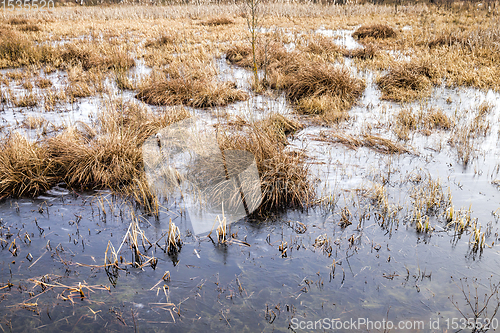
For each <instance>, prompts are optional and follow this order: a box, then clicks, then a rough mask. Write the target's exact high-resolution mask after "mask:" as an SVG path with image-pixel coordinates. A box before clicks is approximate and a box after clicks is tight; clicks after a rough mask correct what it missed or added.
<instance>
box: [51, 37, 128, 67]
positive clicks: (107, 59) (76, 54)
mask: <svg viewBox="0 0 500 333" xmlns="http://www.w3.org/2000/svg"><path fill="white" fill-rule="evenodd" d="M60 58H61V59H62V60H63V62H64V65H65V66H68V65H69V66H76V65H79V66H81V67H82V68H83V69H84V70H90V69H98V70H109V69H113V70H122V71H123V70H127V69H129V68H130V67H132V66H134V64H135V62H134V59H132V57H130V56H129V55H128V54H127V51H126V50H124V49H123V48H122V47H117V46H110V45H106V46H105V45H99V44H95V43H71V44H67V45H66V46H65V47H64V48H63V50H62V51H60Z"/></svg>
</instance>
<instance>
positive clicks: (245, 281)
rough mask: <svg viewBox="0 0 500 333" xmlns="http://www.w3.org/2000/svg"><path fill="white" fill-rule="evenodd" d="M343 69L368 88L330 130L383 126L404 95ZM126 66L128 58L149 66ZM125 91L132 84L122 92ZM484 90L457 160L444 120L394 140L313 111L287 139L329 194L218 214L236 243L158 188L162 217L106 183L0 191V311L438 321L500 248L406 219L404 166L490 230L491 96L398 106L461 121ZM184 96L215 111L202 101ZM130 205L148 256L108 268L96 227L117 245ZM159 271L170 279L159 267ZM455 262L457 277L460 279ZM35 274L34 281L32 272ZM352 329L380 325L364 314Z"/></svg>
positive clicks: (258, 108) (242, 75)
mask: <svg viewBox="0 0 500 333" xmlns="http://www.w3.org/2000/svg"><path fill="white" fill-rule="evenodd" d="M332 36H333V35H332ZM335 36H337V35H335ZM340 36H343V35H340ZM347 65H349V64H347ZM219 66H220V73H221V79H222V80H227V79H232V80H233V81H235V82H236V84H237V86H238V87H240V88H243V89H248V80H249V79H250V78H251V73H249V72H246V71H244V70H241V69H238V68H234V67H232V66H228V65H227V64H226V63H225V62H220V63H219ZM352 70H353V72H354V73H355V74H356V75H359V76H360V77H362V78H364V79H365V81H366V82H367V89H366V90H365V93H364V95H363V97H362V98H361V100H360V102H359V103H358V105H357V106H355V107H354V108H353V109H352V110H351V111H350V115H351V119H350V120H349V121H348V122H346V123H345V124H342V125H340V128H339V130H342V131H345V132H346V133H349V134H351V135H360V134H361V133H371V134H376V135H380V136H382V137H385V138H389V139H394V138H395V136H394V134H393V133H392V131H391V130H390V128H391V127H390V126H391V122H393V118H392V116H393V115H394V114H396V113H397V112H399V110H400V109H401V108H402V106H401V105H399V104H397V103H392V102H387V101H383V100H381V99H380V96H381V95H380V92H379V91H378V90H377V89H376V87H375V86H374V84H373V77H374V74H373V73H369V72H358V71H356V70H355V69H352ZM136 71H138V72H139V74H141V73H143V72H144V71H147V68H139V69H136ZM131 75H133V73H131ZM127 94H128V95H127ZM123 96H125V98H132V96H131V93H130V94H129V93H125V94H124V95H123ZM484 101H487V102H488V103H490V104H492V105H493V107H492V110H491V111H490V113H489V114H488V115H487V117H488V120H489V121H490V123H491V128H490V130H489V134H488V135H487V136H486V137H485V138H483V139H480V140H478V142H477V144H476V145H475V149H476V151H475V154H474V156H475V157H474V158H473V159H472V160H471V162H469V164H468V165H466V166H464V165H463V163H461V162H459V161H458V159H457V151H456V148H453V147H451V146H450V145H449V144H448V140H449V138H450V136H451V133H450V132H449V131H444V130H437V131H435V132H434V133H432V134H431V135H428V136H427V135H425V134H422V133H420V132H415V133H412V135H411V136H410V139H409V140H408V142H406V143H405V146H407V147H411V151H412V153H406V154H401V155H385V154H381V153H378V152H376V151H374V150H373V149H370V148H363V147H361V148H358V149H350V148H348V147H345V146H343V145H341V144H332V143H327V142H324V141H320V140H318V136H319V134H320V133H321V131H324V130H328V129H327V128H322V127H314V126H310V127H308V128H306V129H304V130H302V131H301V132H299V133H296V134H295V135H294V137H293V138H291V140H290V141H291V145H290V148H289V149H292V148H293V147H296V148H300V149H305V151H306V152H307V154H308V156H310V157H311V161H312V162H313V164H312V173H313V176H314V177H316V178H317V185H318V187H317V188H318V195H319V197H322V198H325V197H329V198H330V199H329V200H327V199H324V200H323V201H322V204H321V205H318V206H317V207H314V208H311V209H309V210H308V211H287V212H282V213H280V214H275V215H272V216H269V217H268V218H266V219H253V218H246V219H244V220H242V221H239V222H237V223H234V224H231V234H233V235H234V237H236V238H237V239H238V240H240V241H244V242H245V243H247V244H248V245H249V246H248V245H246V244H244V243H241V242H240V243H238V242H233V243H231V244H228V245H219V244H217V243H214V242H213V241H211V240H210V238H208V237H206V235H199V236H195V235H193V234H192V233H191V232H190V231H191V230H192V227H191V225H190V222H189V216H186V215H185V214H181V212H180V210H179V209H178V206H177V203H176V202H175V201H173V200H170V201H169V202H165V203H164V204H163V206H164V208H163V209H162V213H161V214H160V217H159V219H155V218H153V217H151V216H147V215H144V214H142V212H141V211H140V210H137V209H136V208H135V207H133V206H131V205H130V204H129V203H128V202H127V200H126V199H125V198H119V197H114V196H113V195H111V194H110V193H107V192H95V193H76V192H73V191H69V190H67V189H65V188H63V187H60V186H57V187H55V188H54V189H52V190H51V191H49V192H48V193H45V194H44V195H42V196H40V197H38V198H36V199H8V200H4V201H3V202H1V203H0V212H1V213H0V217H1V222H0V228H1V229H0V242H1V246H2V250H1V252H0V253H1V256H0V260H1V263H2V264H1V271H0V288H2V289H0V302H1V310H0V315H1V318H0V325H1V327H2V328H3V330H5V331H8V330H9V328H11V329H12V331H15V332H23V331H26V332H28V331H29V332H31V331H33V330H35V329H36V330H39V331H47V332H54V331H77V332H78V331H82V332H86V331H97V330H104V331H110V332H114V331H130V332H134V331H158V332H163V331H172V332H179V331H183V332H184V331H186V332H189V331H196V332H200V331H202V332H204V331H209V330H210V331H212V330H215V331H235V330H239V331H245V332H255V331H265V332H271V331H278V332H280V331H289V328H292V329H294V330H295V331H311V329H304V330H301V329H300V328H297V325H299V321H318V320H322V321H323V319H324V318H327V319H328V320H330V322H331V320H332V319H334V320H341V321H350V320H351V319H352V320H353V321H357V320H358V318H367V319H369V320H371V321H382V320H386V321H387V320H390V321H392V322H394V323H395V324H397V323H398V321H400V320H409V321H419V322H420V321H423V322H424V324H425V327H424V328H421V329H419V330H410V329H408V330H406V331H422V332H429V331H443V332H444V331H446V330H447V328H448V327H447V322H446V320H447V319H448V320H449V323H451V320H452V319H453V318H461V314H460V312H459V311H458V310H457V309H456V307H455V306H454V304H453V303H452V300H453V302H458V305H457V306H458V307H459V309H460V311H462V312H463V313H464V314H465V315H467V316H470V315H471V314H472V313H471V311H470V308H468V307H467V303H466V299H465V298H464V295H463V294H462V291H461V288H463V289H467V288H468V287H471V288H472V287H473V284H472V279H473V278H477V279H478V284H479V292H478V294H479V295H482V294H485V293H489V292H490V288H489V280H488V278H491V281H492V282H493V283H498V281H499V279H500V277H499V273H500V256H499V254H500V252H499V251H498V248H497V246H496V245H492V246H486V247H485V249H484V250H483V251H477V252H474V251H471V247H470V244H469V242H470V234H469V233H467V232H466V233H464V234H462V235H461V236H460V237H458V236H457V235H455V233H454V231H453V229H452V228H451V229H450V228H446V222H445V221H444V220H443V218H442V216H440V215H439V214H437V216H434V215H433V216H431V218H430V224H431V226H432V228H433V229H434V231H432V232H430V233H418V232H416V231H415V225H414V223H412V222H411V221H410V220H409V218H408V215H409V214H410V212H411V211H412V202H413V201H412V200H413V199H412V197H411V196H410V193H411V192H412V190H413V188H414V187H415V186H418V184H417V185H416V184H415V183H414V182H412V181H410V179H414V178H413V177H414V176H415V175H418V176H419V177H420V178H421V179H423V180H424V182H425V181H426V180H428V179H429V178H432V179H435V180H437V179H440V181H441V185H442V186H443V190H444V191H447V190H448V188H449V189H450V190H451V193H452V197H453V198H452V201H453V204H454V206H455V208H456V209H459V208H461V207H464V208H465V209H469V207H470V210H471V211H472V213H471V215H472V217H473V218H477V222H478V224H479V225H481V226H482V231H488V233H487V235H486V242H487V243H488V245H491V244H492V243H495V244H496V243H497V241H498V240H497V237H498V224H497V222H498V220H497V217H496V216H497V215H496V213H498V212H499V211H497V209H498V208H499V204H500V202H499V194H498V188H497V186H496V185H494V184H492V181H494V180H495V179H497V178H500V177H499V176H498V162H497V161H498V155H499V153H500V152H499V147H498V116H499V114H500V96H499V95H498V94H495V93H493V92H480V91H477V90H472V89H449V88H446V87H444V86H443V87H438V88H435V89H434V92H433V94H432V96H431V97H430V98H429V99H428V100H425V101H419V102H415V103H412V104H408V105H405V106H403V107H405V108H410V109H412V110H414V112H418V110H419V109H420V108H429V107H436V108H440V109H442V110H443V112H445V113H446V114H447V115H449V116H453V115H456V114H458V115H461V114H464V117H460V118H459V121H467V119H466V118H467V117H466V115H467V114H468V113H464V111H466V110H470V109H474V108H476V107H477V106H478V105H481V103H483V102H484ZM94 102H96V100H95V99H93V100H89V101H88V103H94ZM79 103H80V104H79V105H80V106H81V105H82V104H84V103H86V100H81V101H80V102H79ZM96 103H97V102H96ZM89 109H91V108H89ZM270 110H272V111H274V112H281V113H290V112H291V109H290V106H289V105H288V104H287V102H286V100H285V99H283V98H278V99H276V98H271V97H266V96H252V97H251V99H250V100H249V101H246V102H242V103H238V104H235V105H231V106H230V107H228V108H224V109H220V110H215V111H214V112H212V113H216V112H218V111H225V112H229V113H231V114H235V115H245V116H246V117H247V118H246V119H249V120H254V119H259V118H260V117H262V116H263V115H265V114H266V113H269V111H270ZM18 111H19V110H12V109H9V108H6V110H5V111H4V112H2V114H1V116H2V117H4V118H6V119H7V120H8V121H10V120H12V119H14V118H15V117H19V114H18V113H17V112H18ZM192 111H193V112H196V114H197V115H199V116H203V115H204V116H205V118H204V119H206V120H207V121H208V119H212V121H213V118H211V117H212V113H210V112H207V111H206V110H192ZM33 112H36V111H35V110H25V111H24V113H25V114H32V113H33ZM77 112H78V111H77ZM79 112H80V113H76V115H77V116H81V117H82V119H84V118H85V117H87V118H88V114H91V110H89V111H88V113H87V111H82V110H80V111H79ZM62 114H64V115H67V114H68V112H63V113H62ZM44 115H46V114H44ZM77 116H75V115H71V116H70V117H74V118H75V119H76V118H78V117H77ZM75 119H73V120H75ZM374 183H378V184H382V185H384V186H385V188H386V190H387V195H388V202H389V205H390V207H391V208H392V209H394V211H395V212H396V213H395V218H393V219H391V220H389V219H388V220H387V221H386V220H383V219H381V218H380V216H381V215H380V214H379V213H380V206H379V205H377V203H374V202H373V201H372V200H371V199H370V198H369V197H367V195H366V194H365V193H366V190H367V189H370V187H371V186H373V184H374ZM346 209H347V210H348V211H349V214H350V215H351V218H350V220H351V222H352V224H351V225H349V226H345V227H343V226H341V225H339V224H340V223H341V222H342V214H343V213H342V212H344V214H345V212H346ZM132 213H133V215H134V216H136V217H137V218H138V220H139V221H140V222H139V227H140V228H141V230H142V231H143V232H144V234H145V236H146V237H147V238H148V239H149V240H150V242H151V243H152V244H153V246H152V247H149V246H146V247H145V248H142V247H141V251H143V252H145V253H147V255H148V256H154V257H156V258H157V259H158V263H157V265H156V267H155V269H153V268H152V267H150V266H146V267H144V268H142V269H141V268H134V267H131V266H125V265H121V266H120V267H122V268H123V270H119V271H118V276H112V275H108V274H107V273H106V270H105V269H104V268H103V267H102V265H103V264H104V262H105V261H104V260H105V259H104V258H105V251H106V248H107V245H108V242H111V244H112V245H113V246H114V248H115V249H118V248H119V247H120V245H121V244H122V242H123V238H124V236H125V234H126V232H127V230H128V229H129V226H130V223H131V221H132V217H131V216H132ZM493 213H494V214H493ZM170 219H172V221H173V222H174V223H175V224H176V225H178V226H179V227H180V230H181V233H182V239H183V246H182V249H181V251H180V252H179V253H178V254H177V255H168V254H167V253H165V252H164V251H163V250H162V248H164V245H165V244H164V238H163V239H162V236H163V235H164V233H165V232H166V231H167V230H168V222H169V220H170ZM299 222H300V223H299ZM322 237H323V238H322ZM321 239H327V240H328V243H322V242H321ZM156 240H159V241H158V242H156ZM156 243H158V244H156ZM119 256H122V257H123V260H124V262H127V261H132V260H133V257H132V251H131V249H130V248H129V247H128V244H127V243H125V244H124V245H123V246H122V247H121V251H120V253H119ZM166 271H169V272H170V277H171V278H170V280H169V281H164V280H162V277H163V276H164V274H165V272H166ZM464 278H468V280H467V281H466V282H463V285H461V283H460V279H464ZM41 279H43V282H44V284H40V283H38V284H37V283H36V281H38V280H41ZM9 283H10V284H9ZM78 286H83V289H82V290H83V293H84V297H83V298H82V297H81V295H80V294H79V293H78V292H76V293H75V292H72V291H71V290H70V288H77V287H78ZM163 286H166V287H165V288H163ZM87 287H88V288H87ZM471 301H474V300H473V299H471ZM482 301H483V300H482V299H481V300H480V304H482V303H481V302H482ZM495 302H496V301H495V298H493V300H492V301H491V303H490V304H489V306H488V307H487V308H488V315H489V316H491V315H492V311H493V308H494V306H495V305H496V303H495ZM485 315H486V314H485V313H483V314H482V316H483V317H484V316H485ZM430 320H432V321H436V320H439V322H440V328H439V329H434V328H433V329H431V328H430V327H429V325H430V324H429V321H430ZM303 327H306V326H305V324H304V326H303ZM317 328H319V327H317ZM323 328H325V327H323ZM354 331H381V332H382V331H384V329H383V328H382V329H367V327H366V326H362V327H358V328H357V329H356V330H354ZM393 331H405V330H396V329H393ZM448 331H449V330H448Z"/></svg>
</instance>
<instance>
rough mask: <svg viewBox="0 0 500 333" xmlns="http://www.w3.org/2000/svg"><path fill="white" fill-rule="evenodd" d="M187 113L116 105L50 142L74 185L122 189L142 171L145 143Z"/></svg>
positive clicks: (62, 171)
mask: <svg viewBox="0 0 500 333" xmlns="http://www.w3.org/2000/svg"><path fill="white" fill-rule="evenodd" d="M187 116H188V113H187V112H186V111H181V112H179V110H170V109H168V110H166V112H165V113H164V114H161V115H158V116H155V115H153V114H152V113H151V112H150V111H147V110H146V109H145V108H141V107H139V106H138V105H136V104H125V105H121V104H115V105H113V106H112V107H111V108H110V109H108V110H106V112H105V113H102V114H100V115H99V119H98V123H97V126H95V127H90V126H88V125H84V124H80V126H78V127H70V128H68V129H67V130H66V131H64V132H63V133H61V134H59V135H58V136H56V137H55V138H51V139H49V140H48V142H47V149H48V152H49V155H50V157H51V160H52V161H53V162H54V164H55V165H56V166H57V169H58V170H57V174H58V175H61V177H62V178H63V179H64V180H65V181H66V183H67V184H68V185H70V186H73V187H83V188H95V187H97V188H103V187H107V188H111V189H115V190H117V189H120V187H121V186H123V185H128V184H131V183H132V182H133V181H134V179H135V178H139V177H140V175H141V173H142V172H143V165H142V144H143V142H144V141H145V140H146V138H148V137H149V136H150V135H152V134H154V133H156V132H157V131H158V130H160V129H161V128H163V127H166V126H168V125H170V124H171V123H173V122H175V121H178V120H181V119H183V118H185V117H187Z"/></svg>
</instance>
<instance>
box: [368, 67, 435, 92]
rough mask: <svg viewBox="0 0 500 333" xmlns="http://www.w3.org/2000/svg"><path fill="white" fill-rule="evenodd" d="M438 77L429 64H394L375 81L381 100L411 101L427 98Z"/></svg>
mask: <svg viewBox="0 0 500 333" xmlns="http://www.w3.org/2000/svg"><path fill="white" fill-rule="evenodd" d="M439 79H440V75H439V73H438V70H437V68H436V66H434V65H433V64H432V63H430V62H428V61H427V62H420V63H414V62H411V63H403V64H398V63H396V64H394V66H393V67H392V68H391V69H390V70H389V73H387V74H386V75H384V76H382V77H380V78H378V79H377V85H378V87H379V88H380V90H381V91H382V99H390V100H394V101H411V100H414V99H416V98H422V97H426V96H429V95H430V93H431V89H432V85H433V84H436V83H437V82H438V80H439Z"/></svg>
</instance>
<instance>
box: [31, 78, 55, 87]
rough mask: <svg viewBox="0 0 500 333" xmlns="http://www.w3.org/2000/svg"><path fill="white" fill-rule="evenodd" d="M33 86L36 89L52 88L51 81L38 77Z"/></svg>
mask: <svg viewBox="0 0 500 333" xmlns="http://www.w3.org/2000/svg"><path fill="white" fill-rule="evenodd" d="M35 84H36V86H37V87H38V88H41V89H45V88H49V87H51V86H52V81H51V80H50V79H47V78H44V77H39V78H37V79H36V81H35Z"/></svg>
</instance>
